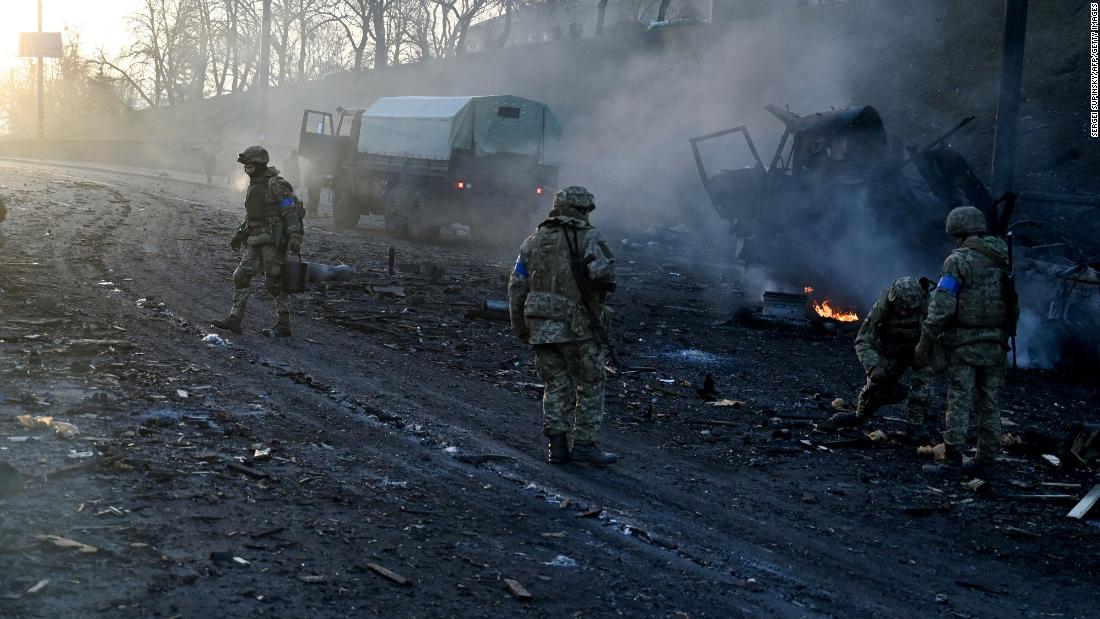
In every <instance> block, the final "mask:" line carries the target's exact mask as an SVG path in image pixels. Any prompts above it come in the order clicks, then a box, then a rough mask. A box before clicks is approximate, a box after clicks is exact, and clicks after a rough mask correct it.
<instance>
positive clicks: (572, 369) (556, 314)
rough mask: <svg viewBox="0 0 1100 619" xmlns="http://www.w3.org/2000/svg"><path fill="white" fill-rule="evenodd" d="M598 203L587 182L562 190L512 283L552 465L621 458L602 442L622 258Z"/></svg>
mask: <svg viewBox="0 0 1100 619" xmlns="http://www.w3.org/2000/svg"><path fill="white" fill-rule="evenodd" d="M594 208H596V205H595V203H594V201H593V198H592V194H591V193H589V192H588V190H587V189H585V188H584V187H578V186H571V187H567V188H565V189H563V190H562V191H560V192H558V194H557V196H556V197H555V199H554V208H553V210H551V211H550V215H549V218H548V219H546V221H544V222H542V223H541V224H539V225H538V228H536V230H535V232H534V234H532V235H531V236H529V237H527V240H525V241H524V242H523V244H522V245H521V246H520V249H519V257H518V258H517V259H516V266H515V270H514V271H513V272H512V275H511V277H510V279H509V282H508V301H509V310H510V314H511V319H512V331H513V332H514V333H515V335H516V336H517V337H519V338H520V339H521V340H523V342H524V343H526V344H531V345H532V346H533V347H534V351H535V369H536V371H537V372H538V374H539V378H540V379H541V380H542V382H543V383H544V384H545V385H546V387H545V390H544V391H543V396H542V431H543V434H545V435H546V436H547V437H548V439H549V445H548V448H547V461H548V462H550V463H551V464H563V463H566V462H569V461H570V460H573V461H576V462H583V463H587V464H593V465H599V466H605V465H608V464H612V463H614V462H615V461H616V460H617V459H618V458H617V456H616V455H615V454H612V453H607V452H603V451H601V450H600V449H599V448H598V447H597V446H596V435H597V434H598V433H599V430H600V426H601V425H602V423H603V415H604V374H605V370H604V350H603V345H604V342H603V341H601V340H602V335H603V334H605V333H606V332H607V331H606V326H607V325H608V324H609V323H610V310H608V309H607V308H606V306H605V303H606V300H607V296H608V295H609V294H610V293H611V292H612V291H614V289H615V257H614V256H613V255H612V254H611V249H610V248H609V247H608V246H607V243H605V242H604V241H603V239H602V238H601V237H600V234H599V231H597V230H596V228H594V227H593V226H592V224H590V223H589V221H588V214H589V213H591V212H592V210H593V209H594ZM586 302H587V303H588V306H587V307H585V304H586ZM593 316H596V319H597V321H599V322H601V323H603V324H596V323H594V321H593V318H592V317H593ZM574 402H575V403H574ZM570 439H572V441H573V445H572V451H570V445H569V442H570Z"/></svg>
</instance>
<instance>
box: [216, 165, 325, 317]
mask: <svg viewBox="0 0 1100 619" xmlns="http://www.w3.org/2000/svg"><path fill="white" fill-rule="evenodd" d="M238 161H239V162H241V163H244V164H246V165H255V166H256V171H255V173H254V174H253V176H252V177H251V179H250V180H251V182H250V183H249V185H248V191H247V193H246V194H245V200H244V206H245V214H246V218H245V221H244V223H242V224H241V226H240V228H238V230H237V235H236V236H234V237H233V241H232V242H231V243H230V244H231V245H232V246H233V247H234V248H239V247H241V245H242V244H243V246H244V249H243V251H242V252H241V263H240V264H239V265H238V266H237V269H236V270H235V271H233V307H232V309H231V310H230V314H229V317H227V318H226V319H224V320H220V321H214V322H213V323H212V324H213V325H214V326H216V327H219V328H228V329H231V330H233V331H234V332H237V333H239V332H240V326H241V320H242V319H243V318H244V312H245V309H246V307H247V306H248V300H249V297H251V296H252V289H251V284H252V278H253V277H255V276H256V275H257V274H259V273H263V274H264V285H265V287H266V288H267V291H268V292H270V293H271V296H272V297H274V299H275V314H276V317H277V321H276V323H275V325H274V326H273V327H272V330H273V332H274V334H276V335H290V327H289V321H290V296H289V295H287V293H286V292H285V291H284V290H283V282H282V272H281V269H282V265H283V263H284V262H286V252H287V249H288V248H292V249H295V250H297V248H299V247H301V244H302V236H303V229H302V216H303V213H302V210H303V209H302V202H301V201H300V200H299V199H298V198H297V196H295V195H294V188H293V187H291V185H290V183H288V182H286V181H285V180H284V179H283V178H282V177H281V176H279V171H278V170H276V169H274V168H269V167H267V166H266V164H267V161H268V155H267V151H266V150H263V149H262V148H259V147H255V146H254V147H250V148H248V149H246V150H245V152H243V153H241V155H240V157H239V158H238Z"/></svg>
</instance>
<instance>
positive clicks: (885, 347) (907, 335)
mask: <svg viewBox="0 0 1100 619" xmlns="http://www.w3.org/2000/svg"><path fill="white" fill-rule="evenodd" d="M926 307H927V306H923V307H922V309H921V310H920V311H915V312H911V313H910V314H909V315H907V316H904V315H902V314H900V313H898V312H896V311H895V310H894V306H893V304H892V303H891V304H890V306H889V309H888V310H887V314H886V319H885V320H883V321H882V322H881V323H879V325H878V328H877V329H875V336H876V337H877V338H878V341H879V345H880V346H881V347H882V352H883V354H885V355H886V356H889V357H897V356H902V355H904V354H912V352H913V349H914V348H916V346H917V342H919V341H920V330H921V321H922V320H923V319H924V313H925V312H924V308H926Z"/></svg>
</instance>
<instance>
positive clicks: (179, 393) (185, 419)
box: [0, 162, 1100, 617]
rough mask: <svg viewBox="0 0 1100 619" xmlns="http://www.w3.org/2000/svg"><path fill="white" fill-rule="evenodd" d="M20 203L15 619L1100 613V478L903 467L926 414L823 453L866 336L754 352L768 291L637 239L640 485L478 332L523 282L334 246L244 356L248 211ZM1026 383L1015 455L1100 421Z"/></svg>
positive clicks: (55, 184)
mask: <svg viewBox="0 0 1100 619" xmlns="http://www.w3.org/2000/svg"><path fill="white" fill-rule="evenodd" d="M0 193H2V194H3V195H4V196H5V197H6V198H7V200H8V202H9V208H10V215H9V219H8V221H7V222H6V223H5V224H4V226H5V228H6V230H7V232H8V235H9V239H10V240H9V243H8V246H7V247H6V248H5V249H4V252H3V257H2V260H0V288H2V294H0V376H2V380H0V567H2V569H0V616H3V617H91V616H105V617H204V616H206V617H209V616H218V617H251V616H272V617H344V616H357V617H450V616H454V617H517V616H538V617H565V616H570V617H607V616H627V617H736V616H760V617H812V616H837V617H864V616H889V617H927V616H959V617H1009V616H1028V617H1050V616H1062V617H1086V616H1095V613H1096V609H1097V607H1098V606H1100V594H1098V593H1097V587H1096V584H1097V582H1098V579H1100V555H1097V553H1096V548H1097V547H1098V542H1100V528H1098V527H1097V526H1096V522H1095V521H1091V520H1088V519H1086V520H1082V521H1078V520H1069V519H1067V518H1065V514H1066V512H1067V511H1068V510H1069V509H1070V508H1071V507H1072V506H1073V504H1074V503H1075V502H1076V500H1077V499H1078V498H1080V497H1081V496H1083V495H1084V494H1085V493H1086V492H1087V491H1088V489H1090V488H1091V487H1092V485H1093V484H1094V483H1096V481H1097V479H1096V478H1095V475H1094V474H1093V473H1092V472H1091V471H1090V470H1089V469H1088V468H1087V467H1078V468H1077V469H1075V470H1072V471H1071V470H1064V469H1061V468H1056V467H1055V466H1053V465H1052V464H1050V463H1048V462H1047V461H1045V460H1043V459H1041V458H1037V457H1030V456H1028V455H1026V454H1025V455H1020V454H1012V453H1006V455H1005V457H1004V458H1003V460H1002V462H1001V465H1002V466H1001V470H1002V472H1003V474H1002V475H1001V476H1000V477H998V478H997V480H995V481H994V482H992V483H991V484H990V485H989V487H988V488H986V489H984V490H983V491H981V492H974V491H972V490H970V489H968V488H965V487H963V486H961V485H959V484H958V483H957V482H947V481H943V480H941V479H938V478H936V477H934V476H931V475H929V474H927V473H923V472H922V470H921V469H922V465H923V464H927V463H928V462H929V461H927V460H921V459H919V458H918V456H917V454H916V450H915V448H913V447H912V446H907V445H903V444H901V443H900V442H898V441H896V440H893V439H892V437H893V434H892V433H893V432H895V431H897V430H900V429H901V427H902V424H901V422H900V420H899V419H898V417H900V416H901V415H902V411H900V409H897V408H891V409H887V410H885V411H883V413H880V418H878V419H876V421H875V423H874V424H873V427H869V428H867V430H868V431H869V430H873V429H881V430H882V431H883V432H884V434H885V436H886V437H887V438H886V440H882V441H875V442H871V441H866V442H863V441H861V440H858V439H860V437H862V436H863V434H862V433H858V432H857V433H854V434H850V435H836V434H831V435H830V434H821V433H818V432H815V431H814V425H813V424H814V422H815V421H816V420H820V419H823V418H825V417H827V416H828V415H829V414H831V412H833V411H832V402H833V400H834V398H838V397H839V398H843V399H847V400H848V401H852V400H854V398H855V395H856V393H857V391H858V388H859V386H860V383H861V380H862V372H861V370H860V368H859V367H858V365H857V363H856V360H855V357H854V355H853V354H852V352H851V333H850V331H849V330H846V329H844V328H837V329H832V328H831V329H823V330H818V331H803V330H785V329H754V328H749V327H747V326H740V325H739V324H738V323H737V322H736V321H732V320H730V319H731V317H732V316H733V307H734V305H736V304H737V303H738V302H744V301H751V300H752V299H751V298H750V297H752V293H750V292H748V288H747V287H746V284H745V283H744V281H743V279H744V277H745V274H744V273H743V272H741V271H738V270H737V269H733V268H729V267H726V266H723V261H722V260H721V259H720V258H719V257H716V256H711V257H709V258H707V257H706V256H703V257H694V258H691V259H688V258H686V254H685V253H684V251H683V250H682V249H677V245H676V243H677V242H678V241H677V239H676V238H671V237H670V236H668V235H666V236H660V235H657V236H655V237H654V238H652V239H625V242H619V238H618V237H616V236H614V233H613V232H611V233H610V234H609V236H611V237H612V238H614V239H615V240H616V242H615V246H616V247H618V248H619V250H620V256H619V258H620V269H621V271H620V281H621V284H620V291H619V293H618V294H617V295H616V297H615V307H616V309H617V311H618V314H619V317H620V319H619V325H620V328H619V330H618V333H617V335H616V340H617V342H618V345H619V348H620V351H619V354H620V356H621V358H622V364H621V367H619V368H617V370H616V373H615V374H614V375H612V376H610V377H609V389H608V418H607V423H606V425H605V429H604V432H603V441H602V442H603V444H604V446H605V447H606V448H608V449H610V450H612V451H615V452H617V453H619V454H620V455H621V456H622V460H621V463H620V464H618V465H616V466H614V467H612V468H609V469H606V470H598V469H591V468H584V467H580V466H573V465H570V466H562V467H551V466H549V465H547V464H545V463H544V462H543V450H544V444H543V442H542V438H541V436H540V432H539V424H538V416H539V402H538V398H539V388H540V385H539V384H538V377H537V375H536V374H535V373H534V369H533V365H532V357H531V354H530V352H529V351H528V350H527V349H526V348H525V347H524V346H522V345H521V344H520V343H518V342H516V341H515V340H513V339H512V338H511V337H510V335H509V330H508V325H507V323H506V322H501V321H496V320H482V319H477V318H473V317H471V318H468V317H467V312H468V311H469V310H473V309H477V308H479V307H480V306H481V304H482V302H483V301H484V300H485V299H487V298H502V297H503V295H504V292H505V282H506V277H507V273H508V271H509V269H510V266H511V263H512V260H513V259H514V252H513V251H510V250H504V249H500V250H496V249H484V248H477V247H473V246H470V245H467V244H464V243H462V242H458V241H456V242H451V243H450V244H445V245H440V246H418V245H412V244H408V243H402V242H398V243H396V244H394V243H393V242H391V241H390V240H389V239H387V238H386V237H385V234H384V232H383V231H382V230H381V229H380V227H378V226H372V225H370V222H367V221H364V222H363V223H362V224H361V225H360V226H359V228H358V229H356V230H354V231H350V232H348V231H337V230H335V229H334V228H333V227H332V225H331V219H329V218H327V217H322V218H320V219H317V220H307V239H306V245H305V248H304V251H303V253H304V254H305V256H306V258H307V259H308V260H313V261H317V262H324V263H329V264H335V263H337V262H343V263H346V264H349V265H351V266H352V267H353V268H354V269H355V275H354V277H353V279H352V281H350V282H341V283H330V284H326V285H313V286H311V288H310V290H309V291H308V292H307V293H304V294H301V295H296V297H295V300H294V301H295V309H294V313H293V316H292V327H293V329H294V336H295V337H294V338H293V339H292V340H289V341H279V340H272V339H269V338H266V337H263V336H261V335H259V334H258V333H257V331H258V330H259V329H261V328H262V327H264V326H267V324H268V323H269V322H271V321H272V319H273V315H272V309H271V304H270V300H269V299H267V298H266V297H265V293H264V291H263V288H262V286H261V285H260V282H259V281H257V282H256V284H255V286H256V295H255V296H254V298H253V302H252V305H251V306H250V310H249V315H248V317H247V321H246V324H245V329H246V331H245V333H244V334H243V335H241V336H232V335H231V334H224V333H223V334H221V335H222V336H223V338H224V340H222V341H213V342H208V341H204V338H205V337H206V336H207V335H209V334H211V333H212V331H213V330H212V329H211V328H210V327H209V326H208V324H209V321H210V320H211V319H214V318H218V317H221V316H222V315H224V314H225V313H226V311H227V310H228V306H229V300H230V292H231V290H230V274H231V272H232V270H233V268H234V266H235V263H236V259H237V258H236V255H235V254H234V253H233V252H232V251H231V250H230V249H229V247H228V245H227V242H228V239H229V237H230V236H231V234H232V230H233V229H234V228H235V226H236V225H237V223H239V220H240V215H241V212H242V207H241V206H240V203H241V196H240V195H239V194H236V193H233V192H231V191H229V190H227V189H225V188H222V187H207V186H202V185H198V184H194V183H188V182H183V181H179V180H174V179H156V178H142V177H138V176H133V175H125V174H119V173H115V172H110V171H104V170H88V169H76V168H68V167H61V166H51V165H44V164H33V163H26V162H0ZM595 219H596V223H598V224H599V223H601V222H600V221H599V216H598V212H597V216H596V218H595ZM672 236H673V237H674V236H675V235H672ZM682 241H683V240H682V239H680V241H679V242H681V243H682ZM682 244H683V243H682ZM391 245H395V255H396V264H395V266H396V269H395V272H394V273H393V274H390V273H389V272H388V270H387V252H388V249H389V248H390V246H391ZM707 374H710V375H711V376H712V377H713V378H714V380H715V385H716V391H717V396H709V397H708V398H707V399H712V400H717V401H716V402H710V401H707V399H704V398H701V397H700V396H699V394H698V393H697V388H698V387H701V386H702V385H703V381H704V377H705V376H706V375H707ZM1010 383H1011V384H1010V386H1009V388H1008V393H1006V394H1005V398H1004V402H1003V405H1004V408H1005V416H1006V418H1007V419H1009V421H1010V422H1011V423H1012V424H1015V425H1013V426H1009V428H1008V429H1009V430H1010V431H1012V430H1015V431H1017V432H1022V431H1023V429H1025V428H1034V427H1039V428H1044V429H1047V430H1050V431H1052V432H1056V431H1061V430H1064V429H1065V428H1066V427H1068V426H1069V425H1070V424H1072V423H1074V422H1081V421H1092V422H1096V421H1098V419H1100V413H1097V412H1096V411H1097V409H1096V406H1095V402H1096V400H1097V395H1098V394H1097V390H1096V389H1095V387H1094V386H1088V385H1082V384H1077V383H1072V382H1067V381H1064V380H1061V379H1059V378H1058V377H1053V376H1047V375H1041V374H1035V373H1025V372H1020V373H1015V374H1013V376H1012V379H1011V381H1010ZM939 391H940V396H941V397H939V399H938V400H937V405H936V410H937V411H942V407H943V401H942V384H941V386H940V390H939ZM20 416H26V417H24V418H23V420H22V421H21V420H20ZM39 417H52V418H53V421H52V422H49V421H47V420H44V419H43V420H39V421H37V423H36V419H37V418H39ZM58 422H61V425H60V426H59V424H58ZM47 423H49V424H50V425H51V427H48V428H47V427H44V426H45V425H46V424H47ZM64 424H71V426H74V427H75V431H76V432H77V434H75V436H72V435H71V432H72V431H73V430H74V428H70V427H68V426H65V425H64ZM28 426H40V427H28ZM853 437H854V438H855V439H857V440H848V441H845V439H851V438H853ZM846 443H847V444H846ZM830 445H832V446H831V447H830ZM1052 496H1055V497H1056V496H1060V497H1061V498H1050V497H1052ZM1036 497H1047V498H1036Z"/></svg>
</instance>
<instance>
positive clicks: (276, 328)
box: [263, 314, 290, 337]
mask: <svg viewBox="0 0 1100 619" xmlns="http://www.w3.org/2000/svg"><path fill="white" fill-rule="evenodd" d="M263 333H264V335H266V336H268V337H290V316H287V315H286V314H279V316H278V318H276V319H275V322H274V324H272V325H271V326H270V327H268V328H266V329H264V331H263Z"/></svg>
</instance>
